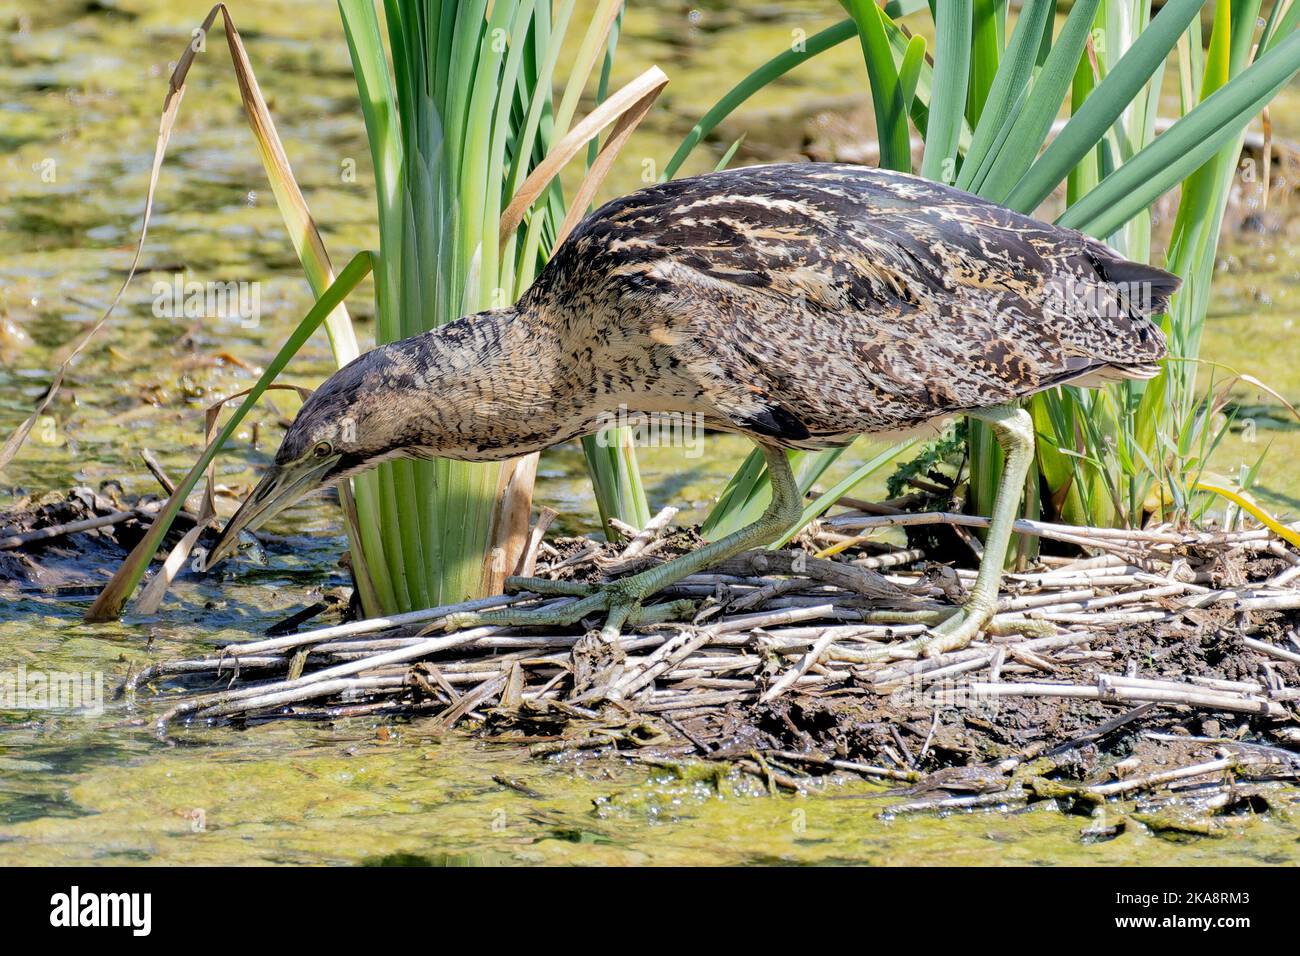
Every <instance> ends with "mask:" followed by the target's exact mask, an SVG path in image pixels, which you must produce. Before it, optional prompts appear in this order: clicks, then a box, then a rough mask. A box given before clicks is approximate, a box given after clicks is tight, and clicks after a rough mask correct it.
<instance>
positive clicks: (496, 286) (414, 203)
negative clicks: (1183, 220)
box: [339, 0, 648, 611]
mask: <svg viewBox="0 0 1300 956" xmlns="http://www.w3.org/2000/svg"><path fill="white" fill-rule="evenodd" d="M574 6H575V3H574V0H559V2H558V3H556V4H555V8H554V10H553V9H552V4H551V2H550V0H495V2H493V3H492V4H491V5H489V4H488V2H487V0H385V2H384V19H385V25H386V28H387V39H388V43H387V50H385V45H384V43H383V42H382V40H381V29H380V24H379V19H378V16H377V14H376V10H375V6H374V3H373V0H339V10H340V12H341V14H342V17H343V25H344V28H345V31H346V33H347V40H348V48H349V51H350V53H351V56H352V63H353V68H354V71H355V73H356V77H357V86H358V90H359V92H360V96H361V105H362V110H363V112H364V115H365V121H366V130H367V134H368V138H369V141H370V149H371V154H372V158H373V161H374V168H375V179H376V192H377V199H378V212H379V236H380V248H379V263H380V264H379V267H378V269H377V272H376V305H377V316H378V322H377V325H378V327H377V333H376V337H377V340H378V342H379V343H385V342H391V341H394V340H396V339H400V338H404V337H406V336H410V335H415V334H418V333H420V332H424V331H427V330H429V329H431V328H435V327H437V326H439V325H442V324H444V323H446V322H449V321H452V320H454V319H456V318H459V317H460V316H462V315H467V314H470V313H473V312H478V311H481V310H484V309H493V308H503V307H506V306H509V305H510V304H512V303H513V302H514V301H515V299H517V298H518V296H519V295H520V294H521V293H522V292H523V291H524V290H525V289H527V288H528V286H529V284H530V283H531V282H532V280H533V278H534V277H535V276H536V274H537V272H538V271H539V269H540V268H541V267H542V266H543V265H544V264H545V262H546V259H547V258H548V255H549V252H550V250H551V248H552V246H553V245H554V243H555V241H556V238H557V236H558V235H559V232H560V229H561V226H562V224H563V223H564V221H565V218H566V215H567V214H568V212H569V208H568V205H567V204H566V201H565V196H564V191H563V189H562V187H561V186H560V184H559V182H558V181H553V182H552V183H551V184H550V185H549V187H548V188H547V189H546V190H545V191H544V192H543V193H542V195H541V196H540V197H539V198H538V200H537V201H536V203H535V204H534V205H533V207H532V211H531V214H530V215H529V216H528V217H527V218H526V220H525V222H524V223H523V226H522V228H521V229H520V230H519V231H518V232H514V231H511V232H510V233H509V234H508V235H507V236H505V237H504V241H501V239H500V236H499V223H500V221H501V218H502V214H503V212H504V211H505V209H506V208H507V207H508V206H509V205H510V201H511V199H512V197H514V196H515V194H516V193H517V192H518V191H519V189H520V188H521V187H522V186H523V184H524V182H525V180H526V178H527V177H528V175H529V173H530V172H532V171H533V170H534V169H536V168H537V167H538V166H539V165H540V164H541V163H542V162H543V161H544V160H545V159H546V157H547V156H548V154H549V153H550V151H551V148H552V147H553V146H554V144H555V143H557V142H558V141H559V140H560V139H562V138H563V137H564V136H565V134H566V133H567V132H568V131H569V129H570V127H571V126H572V124H573V121H574V119H575V115H576V112H577V108H578V105H579V97H580V96H581V94H582V92H583V90H584V88H585V87H586V85H587V82H588V79H589V77H590V76H591V75H592V73H593V71H594V70H595V68H596V65H597V64H598V63H603V66H602V68H601V71H600V88H599V90H598V96H599V97H602V98H603V96H604V94H605V92H606V88H607V85H608V79H609V72H610V66H611V62H612V58H613V55H614V43H615V38H616V34H615V33H614V31H613V28H614V25H615V22H616V19H617V18H618V16H619V13H620V11H621V7H622V4H621V0H598V2H597V3H596V4H595V10H594V12H593V15H592V17H591V20H590V22H589V24H588V26H587V28H586V31H585V33H584V34H583V36H582V39H581V42H580V44H579V46H578V49H577V53H576V56H575V57H574V60H573V62H572V64H571V65H570V67H569V70H568V73H567V77H566V78H565V79H564V82H563V93H562V95H561V96H560V97H559V98H558V101H557V99H556V97H555V95H554V87H555V83H556V79H557V77H556V70H557V67H558V64H559V54H560V48H561V44H562V43H563V41H564V38H565V35H566V33H567V31H568V30H569V28H570V25H571V24H572V22H573V20H574V16H573V14H574ZM595 158H596V152H595V149H594V147H593V149H592V150H591V151H590V152H589V153H588V163H589V164H591V163H592V162H594V161H595ZM503 387H509V383H503ZM586 453H587V458H588V462H589V464H590V466H591V473H592V476H593V480H594V482H595V486H596V494H597V500H598V501H599V502H600V504H601V509H602V517H610V516H614V517H619V518H622V519H623V520H625V521H628V522H630V523H633V524H642V523H644V522H645V521H646V520H648V514H647V509H646V506H645V497H644V493H643V491H642V490H641V486H640V479H639V476H638V474H637V468H636V459H635V456H634V452H633V450H632V447H631V443H630V442H628V441H625V440H621V439H620V438H619V437H616V438H615V440H614V441H613V442H610V443H609V444H608V445H597V444H596V443H595V442H594V441H593V440H591V439H588V441H587V443H586ZM535 471H536V458H535V457H531V458H529V459H524V460H521V461H515V462H509V463H506V464H504V465H501V464H471V463H466V462H454V461H448V460H441V459H439V460H435V461H429V462H425V461H394V462H390V463H386V464H384V465H381V466H380V468H379V469H378V470H377V472H376V476H375V480H374V485H375V487H374V493H373V494H363V493H361V492H362V489H359V493H358V496H357V500H358V510H359V512H360V516H359V517H360V524H361V527H362V529H363V546H364V548H365V550H366V559H367V563H368V564H369V566H370V567H371V568H372V569H375V568H378V569H380V571H381V573H379V574H377V575H376V576H377V578H378V579H379V580H380V582H381V584H382V585H383V586H384V590H383V591H382V592H381V595H380V598H381V602H382V604H383V608H382V609H383V610H385V611H404V610H410V609H414V608H420V607H429V606H433V605H437V604H449V603H455V602H458V601H462V600H465V599H467V598H470V597H474V596H476V595H481V594H485V593H491V592H493V591H495V590H498V589H499V588H500V585H501V581H502V579H503V577H504V576H505V575H506V574H508V573H509V572H510V571H511V569H512V568H513V566H514V564H515V561H516V560H517V558H518V554H519V549H520V547H521V546H522V543H523V538H524V532H525V530H526V525H527V519H528V512H529V507H530V502H531V487H532V480H533V476H534V474H535Z"/></svg>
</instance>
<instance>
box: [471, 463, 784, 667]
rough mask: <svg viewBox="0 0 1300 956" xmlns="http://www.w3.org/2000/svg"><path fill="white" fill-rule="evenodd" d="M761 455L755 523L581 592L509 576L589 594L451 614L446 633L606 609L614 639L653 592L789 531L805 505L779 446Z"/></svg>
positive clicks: (533, 585)
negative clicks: (767, 489) (767, 493)
mask: <svg viewBox="0 0 1300 956" xmlns="http://www.w3.org/2000/svg"><path fill="white" fill-rule="evenodd" d="M759 448H760V449H761V450H762V452H763V456H764V457H765V458H766V459H767V474H768V479H769V482H770V484H771V486H772V502H771V504H769V505H768V506H767V510H765V511H764V512H763V514H762V515H760V516H759V518H758V520H757V521H755V522H754V523H753V524H750V525H747V526H745V527H744V528H741V529H740V530H739V531H734V532H732V533H731V534H729V535H727V536H726V537H724V538H719V539H718V540H717V541H712V542H710V543H709V544H706V545H705V546H704V547H702V548H698V549H697V550H695V551H692V552H691V553H690V554H684V555H682V556H681V557H680V558H676V559H674V560H672V561H667V562H665V563H664V564H661V565H658V566H657V567H653V568H650V569H649V570H647V571H642V572H640V573H639V574H633V575H629V576H628V577H626V578H620V579H619V580H617V581H611V582H609V583H608V584H600V585H596V586H595V587H594V588H589V589H588V588H585V587H584V586H583V585H574V584H563V585H561V586H560V587H555V585H556V584H557V583H558V582H554V581H547V580H545V579H537V578H510V579H508V581H507V583H508V584H509V586H510V587H512V588H516V589H522V590H534V589H535V590H537V591H538V592H539V593H565V594H571V595H574V596H579V595H580V594H582V593H583V592H584V591H586V590H589V591H590V592H591V593H588V594H587V596H585V597H580V599H579V600H577V601H574V602H573V603H572V604H568V605H565V606H563V607H559V608H554V609H551V608H540V609H535V610H514V609H512V608H503V609H501V610H499V611H483V612H479V613H471V614H454V615H451V616H450V617H449V618H448V619H447V622H446V627H447V628H448V629H453V628H460V627H470V626H478V625H481V624H505V625H513V626H519V627H528V626H533V625H557V626H558V625H565V624H573V623H575V622H577V621H579V620H581V619H582V618H584V617H586V616H587V615H588V614H592V613H594V612H597V611H605V612H606V619H605V627H604V628H603V629H602V630H601V636H602V637H604V638H605V639H606V640H610V641H613V640H615V639H617V637H618V634H619V630H620V629H621V628H622V626H623V625H624V624H625V623H627V621H628V620H629V619H632V620H636V617H637V615H638V613H639V611H640V606H641V602H642V601H643V600H644V599H645V598H647V597H649V596H650V595H651V594H654V593H655V592H657V591H662V590H663V589H664V588H666V587H668V586H669V585H672V584H674V583H676V582H677V581H680V580H681V579H682V578H684V577H686V576H687V575H690V574H694V573H695V572H696V571H700V570H702V569H704V568H707V567H708V566H709V565H711V564H717V563H718V562H720V561H725V560H726V559H727V558H729V557H731V556H732V555H735V554H739V553H740V552H742V551H746V550H748V549H750V548H756V547H760V546H761V545H765V544H770V543H771V542H773V541H775V540H776V539H777V538H778V537H780V536H781V534H782V533H784V532H785V531H788V530H789V529H790V528H791V527H793V526H794V524H795V523H796V522H797V521H798V520H799V517H800V515H801V514H802V513H803V502H802V499H801V496H800V494H799V485H798V483H797V482H796V481H795V479H794V474H793V473H792V472H791V471H790V461H789V459H788V458H786V455H785V452H784V451H782V450H781V449H780V448H774V447H771V446H768V445H760V446H759Z"/></svg>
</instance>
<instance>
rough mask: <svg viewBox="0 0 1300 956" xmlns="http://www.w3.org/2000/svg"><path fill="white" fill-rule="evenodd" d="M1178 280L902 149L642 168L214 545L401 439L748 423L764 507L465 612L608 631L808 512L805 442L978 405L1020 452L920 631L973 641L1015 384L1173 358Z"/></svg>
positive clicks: (477, 455) (361, 373)
mask: <svg viewBox="0 0 1300 956" xmlns="http://www.w3.org/2000/svg"><path fill="white" fill-rule="evenodd" d="M1178 283H1179V280H1178V279H1177V278H1176V277H1175V276H1173V275H1171V274H1169V273H1167V272H1164V271H1162V270H1160V269H1156V268H1153V267H1151V266H1148V265H1143V264H1141V263H1137V262H1132V261H1129V260H1126V259H1124V258H1122V257H1121V256H1119V255H1118V254H1117V253H1115V252H1114V251H1112V250H1111V249H1110V248H1108V247H1107V246H1105V245H1104V244H1102V243H1100V242H1098V241H1096V240H1094V239H1091V238H1089V237H1087V236H1085V235H1083V234H1081V233H1078V232H1075V231H1073V230H1070V229H1064V228H1059V227H1056V226H1052V225H1048V224H1045V223H1043V222H1041V221H1038V220H1036V219H1032V218H1030V217H1028V216H1024V215H1021V214H1019V213H1016V212H1013V211H1011V210H1009V209H1006V208H1004V207H1002V206H999V205H997V204H996V203H993V202H989V201H987V200H984V199H981V198H979V197H977V196H974V195H971V194H969V193H966V192H963V191H961V190H958V189H953V188H950V187H948V186H944V185H940V184H938V183H934V182H930V181H928V180H924V179H920V178H917V177H915V176H910V175H905V174H902V173H896V172H888V171H885V170H879V169H869V168H864V167H858V166H847V165H838V164H829V163H816V164H814V163H808V164H781V165H768V166H753V167H748V168H742V169H730V170H726V171H722V172H716V173H710V174H708V175H703V176H697V177H694V178H689V179H678V180H674V181H672V182H665V183H660V184H658V185H654V186H648V187H646V188H644V189H640V190H637V191H636V192H633V193H631V194H630V195H627V196H624V197H623V198H621V199H616V200H614V201H613V202H610V203H608V204H606V205H605V206H602V207H601V208H600V209H598V210H597V211H596V212H594V213H593V214H591V215H590V216H588V217H587V218H586V219H585V220H584V221H583V222H582V223H581V224H579V226H578V227H577V228H576V229H575V230H574V231H573V233H572V234H571V235H570V236H569V237H568V238H567V239H566V240H565V241H564V243H563V244H562V245H561V246H560V248H559V249H557V250H556V252H555V254H554V256H553V257H552V259H551V261H550V263H549V264H548V265H547V266H546V268H545V269H544V270H543V271H542V273H541V274H540V275H539V276H538V278H537V280H536V281H535V282H534V283H533V285H532V286H531V288H529V289H528V290H527V292H525V293H524V295H523V296H521V297H520V299H519V301H518V302H517V303H516V304H515V305H514V306H513V307H512V308H507V309H494V310H491V311H487V312H480V313H478V314H476V315H470V316H467V317H465V318H461V319H458V320H456V321H454V322H451V323H448V324H446V325H444V326H442V327H440V328H437V329H434V330H433V331H430V332H426V333H424V334H422V335H417V336H414V337H412V338H408V339H404V340H402V341H400V342H393V343H391V344H389V345H384V346H381V347H379V348H376V349H374V350H373V351H370V352H367V353H366V354H364V355H362V356H361V357H360V358H358V359H357V360H356V361H354V362H352V363H351V364H349V365H348V366H346V367H345V368H343V369H341V370H340V371H338V372H337V373H335V374H334V375H333V376H332V377H331V378H330V379H329V380H328V381H326V382H325V384H324V385H323V386H321V388H319V389H318V390H317V391H316V392H315V394H313V395H312V396H311V398H310V399H309V400H308V401H307V402H306V403H305V404H304V405H303V406H302V409H301V410H300V411H299V412H298V415H297V418H296V419H295V420H294V422H293V424H292V426H291V427H290V428H289V430H288V432H287V433H286V434H285V437H284V440H283V442H282V443H281V445H280V449H279V451H278V453H277V454H276V456H275V463H274V465H273V466H272V467H271V469H270V471H269V473H268V474H267V475H266V476H265V477H264V478H263V479H262V480H261V482H260V483H259V484H258V485H257V487H256V488H255V489H254V491H253V492H252V494H251V495H250V496H249V498H248V499H247V500H246V501H245V502H244V503H243V505H242V506H241V507H240V509H239V511H238V512H237V513H236V514H235V516H234V517H233V518H232V519H231V520H230V522H229V523H228V524H227V525H226V527H225V530H224V531H223V533H222V535H221V538H220V540H219V542H218V543H217V545H216V547H215V548H214V550H213V551H212V556H211V558H210V559H209V562H208V563H209V565H211V563H213V562H214V561H216V560H218V559H220V557H221V556H222V555H223V554H225V553H228V552H229V551H230V550H233V548H234V546H235V542H236V538H237V536H238V534H239V532H240V531H241V530H242V529H245V528H250V529H251V528H253V527H256V526H257V525H258V524H260V523H261V522H263V521H265V520H266V519H267V518H268V517H270V516H271V515H272V514H275V513H276V512H278V511H279V510H280V509H282V508H284V507H285V506H286V505H288V504H290V503H291V502H293V501H295V500H297V499H298V498H300V497H301V496H302V495H304V494H306V493H307V492H309V491H312V490H315V489H318V488H321V487H323V486H325V485H327V484H329V483H331V482H335V481H338V480H339V479H342V478H346V477H347V476H349V475H352V474H355V473H356V472H358V471H361V470H362V469H365V468H370V467H373V466H374V465H375V464H377V463H379V462H381V461H384V460H387V459H390V458H396V457H400V456H407V457H419V458H427V457H432V456H443V457H447V458H457V459H464V460H469V461H494V460H501V459H507V458H513V457H515V456H518V455H524V454H528V453H530V452H535V451H538V450H540V449H543V448H547V447H549V446H551V445H555V444H557V443H559V442H562V441H566V440H568V439H571V438H574V437H576V436H579V435H583V434H588V433H591V432H593V431H595V430H596V429H597V428H598V427H599V424H600V422H601V420H602V418H606V419H607V417H608V416H609V415H610V414H611V413H614V412H616V411H617V412H623V411H628V412H639V413H655V412H675V413H679V414H682V413H684V414H688V415H693V416H697V417H696V418H695V419H694V420H695V421H702V422H703V424H704V425H705V426H706V427H711V428H714V429H720V430H723V431H730V432H738V433H740V434H743V435H747V436H749V437H750V438H751V439H752V440H753V441H754V442H755V443H756V444H757V445H758V447H759V448H760V449H761V450H762V453H763V455H764V457H765V459H766V461H767V472H768V477H769V479H770V484H771V492H772V496H771V503H770V505H769V506H768V507H767V509H766V511H765V512H764V513H763V515H762V516H761V517H760V518H759V519H758V520H757V521H755V522H754V523H753V524H751V525H749V526H748V527H745V528H743V529H741V530H739V531H736V532H734V533H732V534H729V535H727V536H726V537H724V538H721V539H720V540H717V541H713V542H711V543H709V544H706V545H704V546H703V547H701V548H699V549H698V550H696V551H694V552H692V553H690V554H687V555H685V556H682V557H679V558H676V559H675V560H672V561H669V562H666V563H664V564H661V565H658V566H656V567H653V568H651V569H649V570H646V571H642V572H641V573H639V574H634V575H631V576H627V577H624V578H621V579H618V580H615V581H612V582H609V583H604V584H598V585H593V586H591V587H590V588H589V589H588V590H586V591H584V592H583V593H582V594H581V595H579V596H578V599H577V600H573V601H570V602H568V603H567V605H551V606H548V607H544V608H532V609H501V610H496V611H489V612H484V613H481V614H474V615H459V616H453V618H451V619H450V620H449V621H448V624H449V626H466V625H469V624H472V623H499V624H508V625H565V624H572V623H576V622H578V621H580V620H582V619H583V618H584V617H587V616H589V615H592V614H600V613H603V614H604V615H605V620H606V624H605V628H604V630H603V631H602V634H603V635H604V636H605V637H606V638H607V639H613V638H616V637H617V635H618V633H619V631H620V629H621V628H622V627H623V626H624V625H625V624H627V623H628V621H629V618H630V617H631V618H632V620H635V619H636V618H635V615H637V614H639V613H640V607H641V602H642V601H643V600H644V599H645V598H646V597H647V596H649V595H651V594H654V593H655V592H657V591H660V590H662V589H663V588H665V587H667V586H668V585H670V584H672V583H673V582H675V581H678V580H680V579H681V578H683V577H685V576H686V575H688V574H692V573H694V572H696V571H699V570H700V569H702V568H705V567H707V566H709V565H710V564H713V563H716V562H719V561H721V560H724V559H726V558H727V557H729V556H731V555H734V554H736V553H738V552H741V551H743V550H746V549H749V548H755V547H760V546H763V545H766V544H769V543H771V542H772V541H774V540H775V539H776V538H777V537H779V536H780V535H782V534H783V533H784V532H786V531H787V530H789V529H790V528H791V527H793V525H794V524H795V523H796V522H797V521H798V520H799V518H800V515H801V511H802V503H801V499H800V493H799V489H798V485H797V484H796V482H795V479H794V477H793V475H792V473H791V470H790V465H789V462H788V459H787V456H786V449H817V448H828V447H837V446H843V445H846V444H848V443H849V442H851V441H853V440H854V439H855V438H857V437H858V436H859V435H863V434H870V435H885V434H889V435H896V434H899V433H904V432H908V431H912V430H916V429H918V428H922V427H925V426H933V425H935V424H936V423H937V422H939V421H941V420H943V419H945V418H948V417H950V416H953V415H968V416H970V417H972V418H975V419H978V420H981V421H984V422H987V423H988V424H989V425H990V426H991V427H992V430H993V433H994V435H995V436H996V438H997V440H998V442H999V443H1000V445H1001V446H1002V448H1003V450H1004V451H1005V464H1004V467H1003V469H1002V473H1001V478H1000V481H999V485H998V488H997V494H996V499H995V503H994V506H993V510H992V512H993V513H992V515H991V520H990V524H989V527H988V532H987V539H986V541H985V545H984V553H983V557H982V560H981V562H980V569H979V573H978V575H977V577H976V581H975V584H974V587H973V588H972V589H971V591H970V593H969V595H968V597H967V601H966V603H965V604H964V606H963V607H961V608H959V609H955V610H952V611H949V612H947V614H946V616H944V615H935V616H933V618H932V621H933V623H934V624H935V626H934V627H933V628H932V629H931V630H930V631H929V633H928V636H927V637H926V639H925V646H924V650H925V652H926V653H935V652H937V651H940V650H947V649H951V648H954V647H959V646H961V645H963V644H965V643H966V642H967V641H969V640H970V639H971V638H972V637H973V636H974V635H976V634H977V633H978V632H979V631H980V630H981V629H982V628H984V627H986V626H987V625H988V623H989V621H990V619H991V618H992V616H993V613H994V608H995V605H996V600H997V592H998V583H999V580H1000V577H1001V572H1002V568H1003V564H1004V561H1005V557H1006V553H1007V547H1008V544H1009V541H1010V536H1011V532H1012V528H1013V524H1014V520H1015V515H1016V513H1017V510H1018V505H1019V500H1020V493H1021V491H1022V489H1023V488H1024V486H1025V478H1026V474H1027V472H1028V469H1029V467H1030V465H1031V463H1032V460H1033V456H1034V432H1033V426H1032V422H1031V419H1030V416H1029V414H1028V413H1027V412H1025V411H1024V410H1023V409H1021V408H1019V407H1017V406H1016V404H1015V403H1016V400H1017V399H1020V398H1023V397H1025V396H1028V395H1031V394H1033V393H1035V392H1038V391H1041V390H1043V389H1047V388H1050V387H1053V386H1056V385H1063V384H1081V385H1090V384H1097V383H1098V382H1100V381H1106V380H1112V379H1119V378H1146V377H1150V376H1152V375H1154V374H1155V373H1156V371H1157V366H1156V363H1157V362H1158V361H1159V360H1160V359H1161V358H1163V357H1164V355H1165V343H1164V337H1163V335H1162V333H1161V331H1160V328H1159V327H1158V325H1156V324H1155V323H1154V322H1153V321H1152V320H1151V317H1152V316H1153V315H1156V314H1158V313H1160V312H1162V311H1163V310H1164V308H1165V305H1166V303H1167V301H1168V299H1169V296H1170V295H1171V294H1172V293H1173V292H1174V290H1175V289H1177V287H1178ZM511 584H512V586H515V587H523V588H527V589H528V590H531V591H535V592H537V593H543V594H545V593H564V594H571V595H572V594H574V586H573V585H572V584H570V585H567V586H566V587H564V588H562V589H557V588H556V587H555V586H554V585H553V584H552V583H551V582H546V581H540V580H536V579H512V581H511Z"/></svg>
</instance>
